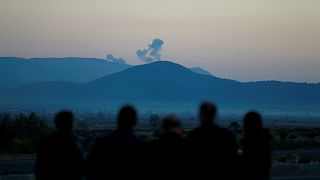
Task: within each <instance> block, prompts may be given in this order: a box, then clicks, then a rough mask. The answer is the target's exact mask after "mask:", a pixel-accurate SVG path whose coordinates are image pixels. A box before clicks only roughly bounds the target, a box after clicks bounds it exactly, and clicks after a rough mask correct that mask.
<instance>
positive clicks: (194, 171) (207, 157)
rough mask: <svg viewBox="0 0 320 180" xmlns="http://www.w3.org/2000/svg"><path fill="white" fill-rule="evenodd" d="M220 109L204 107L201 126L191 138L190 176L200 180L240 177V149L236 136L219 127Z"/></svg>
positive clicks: (188, 139) (201, 113) (201, 110)
mask: <svg viewBox="0 0 320 180" xmlns="http://www.w3.org/2000/svg"><path fill="white" fill-rule="evenodd" d="M216 117H217V108H216V106H215V105H214V104H212V103H210V102H205V103H202V104H201V105H200V109H199V120H200V126H199V127H198V128H196V129H194V130H193V131H192V132H190V134H189V135H188V137H187V143H188V145H187V146H188V151H189V154H190V164H189V166H188V171H187V172H188V173H191V175H194V176H197V178H198V179H232V178H234V177H235V176H237V175H238V174H237V172H236V171H237V164H238V152H237V151H238V147H237V141H236V137H235V136H234V134H232V133H231V132H229V131H228V130H226V129H224V128H222V127H219V126H218V125H217V124H216Z"/></svg>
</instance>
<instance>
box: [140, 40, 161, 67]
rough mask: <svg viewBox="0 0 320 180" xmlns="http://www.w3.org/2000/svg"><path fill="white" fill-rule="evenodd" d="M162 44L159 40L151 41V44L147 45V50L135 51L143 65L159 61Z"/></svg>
mask: <svg viewBox="0 0 320 180" xmlns="http://www.w3.org/2000/svg"><path fill="white" fill-rule="evenodd" d="M163 44H164V42H163V40H161V39H153V41H152V43H151V44H148V48H147V49H142V50H141V49H139V50H137V52H136V53H137V56H138V57H139V59H140V60H142V61H143V62H145V63H151V62H153V61H159V60H161V54H160V52H161V48H162V46H163Z"/></svg>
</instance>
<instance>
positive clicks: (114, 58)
mask: <svg viewBox="0 0 320 180" xmlns="http://www.w3.org/2000/svg"><path fill="white" fill-rule="evenodd" d="M106 59H107V60H108V61H111V62H114V63H119V64H126V63H127V62H126V60H124V59H123V58H116V57H114V56H113V55H112V54H107V58H106Z"/></svg>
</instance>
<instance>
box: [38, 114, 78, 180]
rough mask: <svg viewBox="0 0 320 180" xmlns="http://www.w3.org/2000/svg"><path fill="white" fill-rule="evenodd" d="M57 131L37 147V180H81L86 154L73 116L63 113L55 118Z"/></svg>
mask: <svg viewBox="0 0 320 180" xmlns="http://www.w3.org/2000/svg"><path fill="white" fill-rule="evenodd" d="M54 122H55V125H56V129H57V131H56V132H55V133H53V134H51V135H50V136H49V137H47V138H45V139H44V140H43V141H41V142H40V144H39V145H38V147H37V160H36V167H35V177H36V179H37V180H43V179H45V180H50V179H52V180H53V179H69V180H81V179H82V175H83V171H84V153H83V151H82V147H81V145H80V143H79V142H78V140H77V138H76V136H75V135H74V134H73V131H74V119H73V114H72V113H71V112H69V111H61V112H59V113H57V115H56V116H55V120H54Z"/></svg>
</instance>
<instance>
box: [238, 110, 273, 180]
mask: <svg viewBox="0 0 320 180" xmlns="http://www.w3.org/2000/svg"><path fill="white" fill-rule="evenodd" d="M243 125H244V132H245V136H244V138H243V140H242V146H243V153H242V168H243V175H244V177H243V178H244V179H259V180H268V179H270V168H271V145H270V144H271V135H270V133H269V131H268V130H267V129H264V128H263V125H262V117H261V115H260V114H259V113H258V112H255V111H251V112H248V113H247V114H246V115H245V116H244V119H243Z"/></svg>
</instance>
